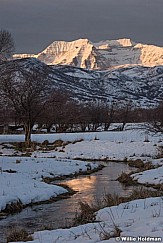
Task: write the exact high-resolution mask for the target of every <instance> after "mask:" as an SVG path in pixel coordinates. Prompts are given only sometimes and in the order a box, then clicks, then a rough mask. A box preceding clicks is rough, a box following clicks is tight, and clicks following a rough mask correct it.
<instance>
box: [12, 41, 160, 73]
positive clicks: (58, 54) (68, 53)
mask: <svg viewBox="0 0 163 243" xmlns="http://www.w3.org/2000/svg"><path fill="white" fill-rule="evenodd" d="M24 57H36V58H38V59H39V60H41V61H43V62H44V63H46V64H48V65H56V64H60V65H72V66H75V67H81V68H87V69H106V68H111V67H115V66H121V65H143V66H148V67H152V66H156V65H163V47H157V46H154V45H144V44H140V43H138V44H136V43H135V42H133V41H131V40H130V39H119V40H107V41H100V42H98V43H93V42H91V41H89V40H88V39H79V40H75V41H71V42H66V41H55V42H53V43H52V44H51V45H49V46H48V47H47V48H46V49H45V50H43V51H42V52H40V53H39V54H36V55H34V54H17V55H14V58H24Z"/></svg>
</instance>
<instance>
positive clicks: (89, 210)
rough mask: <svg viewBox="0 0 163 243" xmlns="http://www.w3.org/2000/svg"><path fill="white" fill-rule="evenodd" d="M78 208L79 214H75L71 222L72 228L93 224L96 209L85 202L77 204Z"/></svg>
mask: <svg viewBox="0 0 163 243" xmlns="http://www.w3.org/2000/svg"><path fill="white" fill-rule="evenodd" d="M79 206H80V213H78V212H77V213H76V216H75V218H74V220H73V221H74V222H73V226H77V225H81V224H87V223H91V222H94V221H95V218H96V215H95V212H96V211H97V208H95V207H94V206H91V205H89V204H88V203H86V202H79Z"/></svg>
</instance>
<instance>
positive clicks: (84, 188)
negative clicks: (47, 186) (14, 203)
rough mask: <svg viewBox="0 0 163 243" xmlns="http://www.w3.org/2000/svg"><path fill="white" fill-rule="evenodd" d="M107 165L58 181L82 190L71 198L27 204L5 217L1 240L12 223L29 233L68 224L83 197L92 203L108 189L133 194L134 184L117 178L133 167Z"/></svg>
mask: <svg viewBox="0 0 163 243" xmlns="http://www.w3.org/2000/svg"><path fill="white" fill-rule="evenodd" d="M105 165H106V167H104V168H103V169H102V170H100V171H98V172H96V173H94V174H92V175H89V176H88V175H87V176H79V177H78V178H75V179H67V180H64V181H61V182H59V181H58V182H57V184H59V183H63V184H66V185H68V186H69V187H70V188H72V189H73V190H75V191H78V192H77V193H76V194H74V195H72V196H71V197H70V198H67V199H63V200H60V201H57V202H53V203H50V204H42V205H37V206H32V207H27V208H25V209H24V210H22V211H21V212H20V213H17V214H14V215H10V216H8V217H7V218H5V219H2V220H1V221H0V242H2V243H3V242H6V241H5V239H6V234H7V231H9V230H10V228H12V227H16V228H24V229H26V230H27V231H28V232H29V233H33V232H34V231H39V230H42V229H44V228H45V227H49V226H50V227H52V228H53V229H57V228H62V227H64V226H67V225H68V224H69V223H70V222H71V221H72V219H73V218H74V216H75V214H76V211H78V210H79V201H82V202H83V201H84V202H87V203H89V204H91V203H96V202H97V201H98V200H100V199H101V198H102V197H103V196H104V195H106V194H108V193H110V194H114V193H117V194H118V195H120V196H127V195H129V194H130V193H131V191H132V189H133V187H125V186H124V185H122V184H121V183H119V182H118V181H116V179H117V177H118V176H119V175H120V174H121V173H122V171H125V172H130V171H131V168H130V167H129V166H128V165H127V164H125V163H115V162H110V163H107V164H105ZM132 170H133V168H132ZM55 184H56V182H55Z"/></svg>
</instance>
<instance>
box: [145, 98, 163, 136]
mask: <svg viewBox="0 0 163 243" xmlns="http://www.w3.org/2000/svg"><path fill="white" fill-rule="evenodd" d="M147 117H148V124H147V127H148V129H149V130H150V131H152V132H156V133H157V132H161V133H163V102H161V103H160V104H159V106H158V107H157V108H155V109H150V110H149V111H148V112H147Z"/></svg>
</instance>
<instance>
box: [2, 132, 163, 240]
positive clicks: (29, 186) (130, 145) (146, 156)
mask: <svg viewBox="0 0 163 243" xmlns="http://www.w3.org/2000/svg"><path fill="white" fill-rule="evenodd" d="M147 137H148V139H147ZM22 139H23V136H21V135H19V136H16V135H13V136H10V135H8V136H4V137H3V136H0V141H1V145H0V152H1V157H0V167H1V170H2V171H3V172H2V173H1V174H0V183H1V188H0V208H1V209H3V208H4V207H5V205H6V204H7V203H9V202H11V201H16V200H18V199H20V200H22V202H23V203H27V202H36V201H40V200H46V199H49V198H50V197H53V196H55V195H56V194H59V193H63V192H65V189H63V188H61V187H57V186H55V185H48V184H46V183H44V182H42V177H54V176H57V175H68V174H71V173H75V171H80V170H87V167H88V163H87V162H84V161H79V160H74V159H75V158H82V159H97V160H98V159H99V160H102V159H106V158H107V159H108V160H109V159H111V160H124V159H126V158H127V159H128V160H129V159H132V160H134V159H137V158H141V159H143V160H144V161H145V162H146V161H150V162H152V163H153V165H155V166H157V165H159V167H158V168H155V169H152V170H147V171H144V172H141V173H135V174H133V175H132V176H133V178H134V179H137V180H138V181H139V182H140V183H149V184H155V185H157V184H163V159H157V155H158V153H159V146H162V145H163V142H162V141H163V137H162V136H161V135H160V136H153V135H152V134H148V135H147V134H146V132H145V131H143V130H136V129H135V130H134V129H132V130H130V129H129V130H126V131H123V132H96V133H93V132H92V133H77V134H75V133H73V134H50V135H45V134H42V135H33V140H34V141H37V142H42V141H44V140H48V141H49V142H53V141H55V140H57V139H62V140H64V141H71V142H73V141H77V140H81V139H83V141H80V142H79V141H78V142H76V143H69V144H68V145H66V146H65V147H63V146H61V147H59V148H57V149H53V150H49V151H41V150H40V149H39V150H36V151H34V152H32V153H31V157H21V153H20V154H19V155H18V156H17V157H16V156H11V157H9V156H8V155H9V154H10V155H14V154H15V150H14V147H12V146H8V148H6V146H4V143H5V144H7V143H10V142H13V141H22ZM146 140H149V141H148V142H147V141H146ZM9 147H10V148H9ZM90 164H91V166H92V168H94V167H95V166H97V164H93V163H90ZM10 169H11V170H12V171H16V173H8V172H5V171H6V170H10ZM96 218H97V220H98V221H100V222H98V223H90V224H86V225H82V226H78V227H72V228H70V229H58V230H51V231H42V232H41V231H40V232H36V233H34V235H33V237H34V241H32V242H33V243H54V242H79V243H83V242H111V243H112V242H117V241H120V242H121V241H125V238H117V239H116V238H115V237H113V234H115V232H114V231H115V228H119V229H120V231H122V232H121V233H120V237H125V236H126V237H127V236H131V237H133V241H134V242H140V239H139V238H137V237H139V236H140V237H144V236H145V237H146V236H147V237H148V236H150V237H163V198H161V197H157V198H148V199H141V200H135V201H131V202H128V203H123V204H120V205H118V206H113V207H109V208H104V209H101V210H99V211H98V212H97V215H96ZM109 234H110V237H111V238H110V239H107V240H105V241H104V239H106V238H108V237H109ZM134 237H135V238H134ZM130 240H131V239H130ZM158 240H159V239H158ZM126 241H127V239H126ZM142 241H145V240H144V238H143V239H142ZM150 242H155V241H152V240H151V241H150ZM158 242H161V241H158Z"/></svg>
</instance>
